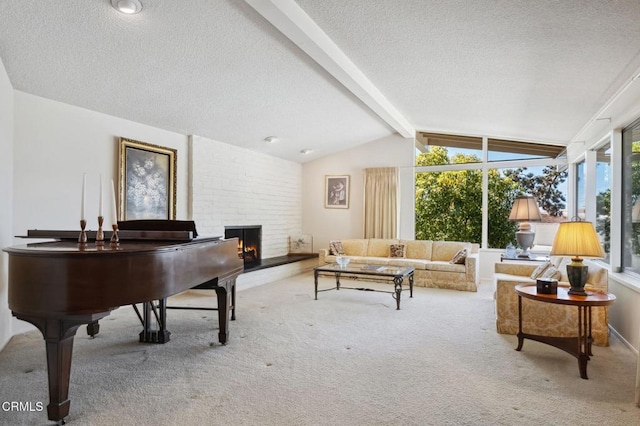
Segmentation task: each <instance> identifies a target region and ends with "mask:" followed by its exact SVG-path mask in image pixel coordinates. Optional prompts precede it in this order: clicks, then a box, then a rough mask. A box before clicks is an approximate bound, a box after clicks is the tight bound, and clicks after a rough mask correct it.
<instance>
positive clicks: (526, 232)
mask: <svg viewBox="0 0 640 426" xmlns="http://www.w3.org/2000/svg"><path fill="white" fill-rule="evenodd" d="M525 225H526V226H525ZM535 237H536V233H535V232H532V231H531V225H529V224H528V223H521V224H520V228H519V230H518V232H516V241H517V242H518V245H519V246H520V248H522V253H520V254H519V255H518V257H530V253H529V249H530V248H531V247H533V240H534V239H535Z"/></svg>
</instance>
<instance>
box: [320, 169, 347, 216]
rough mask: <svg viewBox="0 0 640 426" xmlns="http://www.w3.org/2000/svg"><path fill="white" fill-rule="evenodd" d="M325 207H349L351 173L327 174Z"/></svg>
mask: <svg viewBox="0 0 640 426" xmlns="http://www.w3.org/2000/svg"><path fill="white" fill-rule="evenodd" d="M324 207H325V208H327V209H348V208H349V175H338V176H335V175H334V176H329V175H327V176H325V195H324Z"/></svg>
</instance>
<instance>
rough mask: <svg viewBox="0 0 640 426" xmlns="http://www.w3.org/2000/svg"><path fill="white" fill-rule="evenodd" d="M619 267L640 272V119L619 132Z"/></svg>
mask: <svg viewBox="0 0 640 426" xmlns="http://www.w3.org/2000/svg"><path fill="white" fill-rule="evenodd" d="M622 156H623V166H622V187H623V188H622V191H623V206H622V216H623V218H622V220H623V222H622V223H623V227H622V267H623V268H624V270H626V271H631V272H635V273H640V241H639V240H638V238H639V237H640V120H638V121H636V122H635V123H633V124H631V125H630V126H629V127H628V128H626V129H624V130H623V131H622Z"/></svg>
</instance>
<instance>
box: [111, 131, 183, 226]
mask: <svg viewBox="0 0 640 426" xmlns="http://www.w3.org/2000/svg"><path fill="white" fill-rule="evenodd" d="M176 157H177V150H175V149H172V148H165V147H162V146H158V145H153V144H150V143H145V142H140V141H135V140H131V139H126V138H120V162H119V172H120V182H119V191H118V192H119V195H120V197H119V198H120V211H119V213H120V214H119V217H118V220H138V219H168V220H175V218H176V165H177V158H176Z"/></svg>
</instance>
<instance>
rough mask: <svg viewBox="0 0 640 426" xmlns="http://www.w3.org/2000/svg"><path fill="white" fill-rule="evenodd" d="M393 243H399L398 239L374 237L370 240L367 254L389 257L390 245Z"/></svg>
mask: <svg viewBox="0 0 640 426" xmlns="http://www.w3.org/2000/svg"><path fill="white" fill-rule="evenodd" d="M391 244H398V240H395V239H384V238H372V239H370V240H369V246H368V248H367V256H374V257H389V247H390V246H391Z"/></svg>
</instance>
